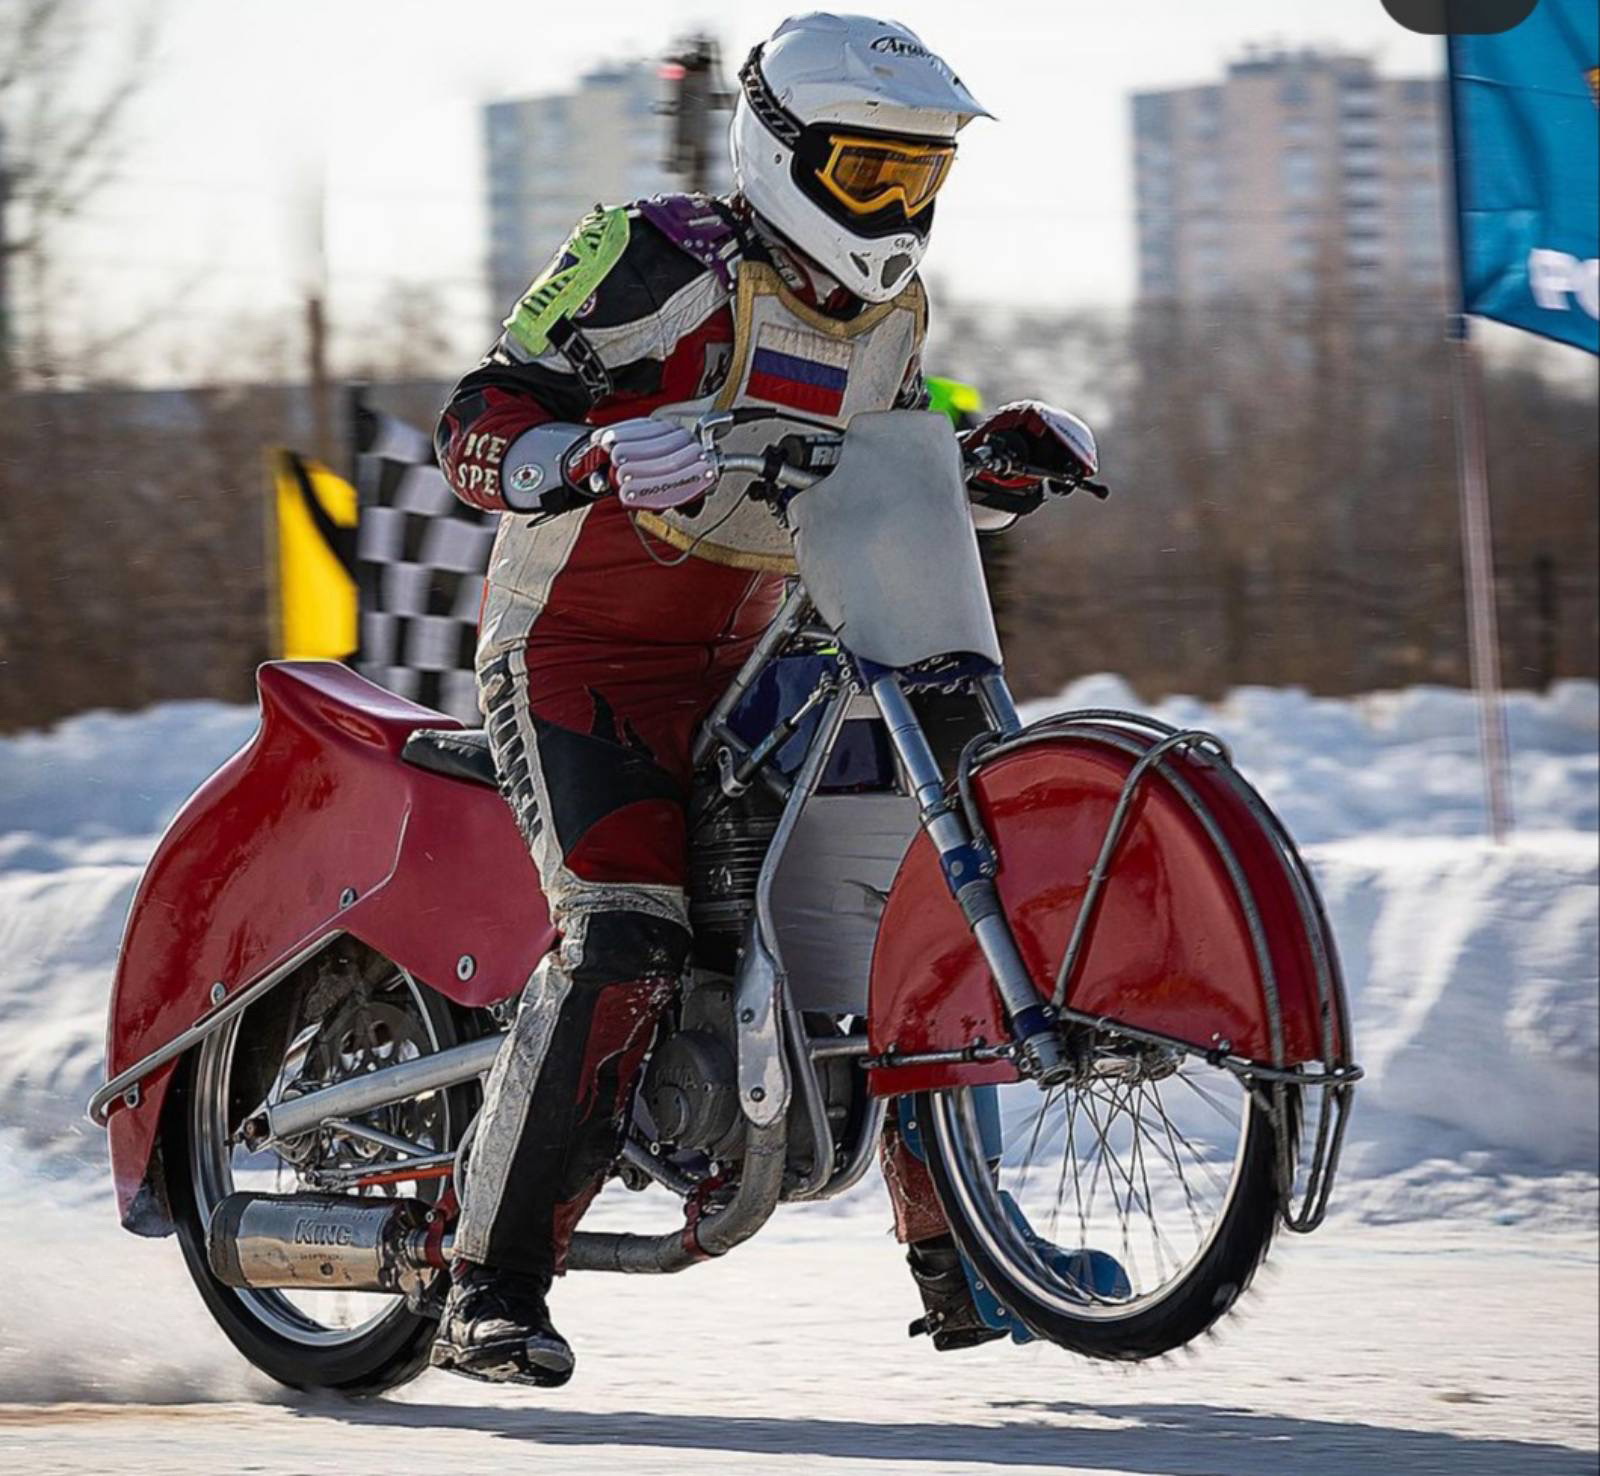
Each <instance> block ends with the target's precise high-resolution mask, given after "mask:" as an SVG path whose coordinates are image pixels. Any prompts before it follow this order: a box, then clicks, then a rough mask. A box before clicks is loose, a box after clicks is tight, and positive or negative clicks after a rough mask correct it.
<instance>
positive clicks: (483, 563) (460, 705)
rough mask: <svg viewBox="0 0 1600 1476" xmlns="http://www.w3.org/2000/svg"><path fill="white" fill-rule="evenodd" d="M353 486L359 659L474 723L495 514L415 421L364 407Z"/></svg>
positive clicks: (381, 676)
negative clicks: (477, 649) (455, 477)
mask: <svg viewBox="0 0 1600 1476" xmlns="http://www.w3.org/2000/svg"><path fill="white" fill-rule="evenodd" d="M357 435H358V440H359V447H360V454H359V456H358V458H357V463H356V486H357V489H358V491H359V492H360V495H361V516H360V523H359V531H358V535H357V539H356V563H357V571H356V582H357V585H358V588H359V590H360V610H361V646H360V649H359V650H358V651H357V653H356V658H355V668H356V670H357V671H359V672H360V673H361V674H362V675H363V676H364V677H367V678H368V679H369V680H371V681H374V682H376V683H377V684H378V685H379V686H380V687H387V688H388V689H389V690H390V691H391V692H397V693H399V694H400V696H402V697H409V698H410V699H411V700H412V701H413V702H420V703H422V704H423V705H424V706H426V707H435V708H438V709H439V710H440V711H441V712H447V713H449V714H450V716H451V717H454V718H458V719H460V720H461V721H462V722H465V723H470V724H473V725H474V726H476V725H477V724H478V723H479V722H480V721H481V719H480V717H479V713H478V696H477V690H476V686H475V684H474V681H473V648H474V646H475V644H476V642H477V634H478V607H479V604H480V602H481V600H482V596H483V576H484V572H485V571H486V570H487V569H488V567H489V549H490V546H491V544H492V543H493V542H494V532H495V523H496V521H497V519H496V515H495V514H494V513H488V512H480V511H479V510H478V509H476V508H471V507H468V506H467V505H466V504H465V503H463V502H461V501H459V500H458V499H457V498H456V496H455V494H454V493H453V492H451V490H450V487H449V484H448V483H447V482H446V481H445V479H444V475H443V473H441V472H440V470H439V468H438V465H437V464H436V463H435V461H434V455H433V446H432V444H431V442H430V441H429V439H428V437H427V436H426V435H425V434H424V433H423V432H422V431H419V430H417V429H416V428H415V427H414V426H410V425H407V424H406V423H405V422H404V421H402V420H397V419H396V418H395V417H394V416H392V415H385V414H383V413H381V412H376V411H372V410H369V409H367V408H366V407H362V409H361V411H360V412H359V413H358V417H357Z"/></svg>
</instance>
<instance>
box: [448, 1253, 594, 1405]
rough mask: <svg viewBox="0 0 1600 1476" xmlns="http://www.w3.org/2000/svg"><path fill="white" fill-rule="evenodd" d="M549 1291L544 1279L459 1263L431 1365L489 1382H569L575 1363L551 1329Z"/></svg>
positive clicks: (545, 1385)
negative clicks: (547, 1300)
mask: <svg viewBox="0 0 1600 1476" xmlns="http://www.w3.org/2000/svg"><path fill="white" fill-rule="evenodd" d="M549 1290H550V1282H549V1280H548V1279H547V1278H545V1277H540V1276H528V1275H525V1274H523V1273H521V1272H517V1271H499V1270H496V1269H495V1268H494V1267H493V1266H480V1265H478V1264H476V1263H475V1262H473V1261H467V1260H462V1259H458V1260H457V1261H456V1263H455V1266H454V1267H453V1269H452V1271H451V1287H450V1296H449V1298H448V1300H447V1301H446V1302H445V1307H444V1317H443V1319H442V1320H441V1321H440V1323H439V1333H438V1336H437V1337H436V1338H435V1339H434V1344H433V1353H432V1356H431V1358H430V1362H431V1363H432V1364H433V1366H434V1367H435V1368H446V1369H449V1370H450V1371H451V1372H452V1373H458V1374H465V1375H466V1377H467V1378H469V1379H482V1380H484V1381H485V1382H486V1383H496V1384H500V1383H505V1384H535V1385H537V1386H538V1387H540V1388H542V1389H554V1388H556V1387H558V1386H559V1385H561V1384H564V1383H566V1382H567V1380H568V1379H570V1378H571V1377H572V1369H573V1365H574V1363H575V1362H576V1360H575V1359H574V1358H573V1356H572V1349H571V1348H570V1347H569V1346H568V1344H567V1340H566V1339H565V1338H564V1337H562V1336H561V1334H560V1333H558V1332H557V1331H556V1330H555V1328H554V1327H553V1326H552V1325H551V1322H550V1311H549V1309H548V1308H547V1307H546V1306H545V1300H544V1299H545V1295H546V1293H547V1292H548V1291H549Z"/></svg>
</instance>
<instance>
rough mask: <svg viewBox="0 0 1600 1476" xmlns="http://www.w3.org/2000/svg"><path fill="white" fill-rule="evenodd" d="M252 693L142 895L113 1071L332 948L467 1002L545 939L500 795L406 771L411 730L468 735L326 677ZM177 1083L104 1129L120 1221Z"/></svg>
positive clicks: (303, 670) (109, 1047)
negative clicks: (256, 718) (218, 989)
mask: <svg viewBox="0 0 1600 1476" xmlns="http://www.w3.org/2000/svg"><path fill="white" fill-rule="evenodd" d="M258 685H259V688H260V693H261V726H260V728H259V730H258V731H257V733H256V735H255V737H254V738H253V739H251V741H250V742H249V743H248V744H247V745H246V746H245V747H244V748H242V749H241V750H240V751H239V752H238V753H236V754H235V755H234V756H233V757H232V758H231V759H229V760H228V761H227V763H225V764H224V765H223V766H222V767H221V768H220V769H218V770H217V772H216V773H215V774H213V775H212V776H211V778H209V779H208V780H207V781H206V782H205V783H204V784H203V785H202V786H201V787H200V788H199V789H198V790H197V791H196V792H195V793H194V795H193V796H191V798H190V799H189V802H188V803H187V804H186V805H185V806H184V807H183V809H182V810H181V811H180V812H179V814H178V817H177V818H176V819H175V820H174V821H173V822H172V825H171V826H170V827H169V829H168V830H167V833H166V835H165V836H163V837H162V840H161V844H160V846H159V847H158V848H157V850H156V853H155V856H154V857H153V858H152V860H151V862H150V865H149V867H148V868H147V869H146V871H145V874H144V879H143V880H142V881H141V882H140V885H139V889H138V891H137V893H136V894H135V896H134V899H133V906H132V908H131V910H130V912H129V914H128V922H127V927H126V929H125V930H124V933H123V939H122V948H121V952H120V954H119V956H118V959H117V972H116V983H115V985H114V987H113V990H112V995H111V1018H110V1023H109V1026H108V1032H107V1041H106V1061H107V1073H108V1075H115V1074H116V1073H117V1072H119V1071H123V1070H126V1069H127V1068H128V1067H130V1066H132V1065H133V1064H134V1063H135V1062H137V1061H139V1060H141V1059H142V1058H143V1057H145V1056H147V1055H148V1054H150V1052H152V1051H155V1050H158V1049H159V1048H160V1047H161V1046H163V1045H165V1044H166V1043H167V1042H168V1041H170V1040H172V1039H173V1038H174V1037H175V1036H177V1035H178V1034H179V1033H180V1032H181V1031H183V1030H185V1029H187V1028H188V1027H189V1026H190V1025H192V1024H194V1022H195V1021H196V1020H197V1019H199V1018H200V1016H202V1015H204V1014H205V1013H206V1012H207V1011H208V1010H209V1009H210V1008H211V1007H212V998H211V995H212V990H213V987H214V986H215V985H216V984H218V983H220V984H222V985H223V986H224V988H225V989H226V990H227V992H228V993H229V994H233V993H234V992H236V991H237V990H239V989H241V988H243V987H244V986H246V985H248V984H250V983H252V982H253V981H255V980H256V979H259V978H262V977H263V976H264V975H266V974H268V973H270V972H271V971H272V970H273V969H274V968H275V967H277V966H279V965H280V964H281V963H282V962H283V961H284V960H287V959H290V958H292V957H294V956H295V955H296V954H297V953H299V952H301V951H303V950H304V949H306V948H307V947H309V946H310V945H312V944H314V943H315V942H316V940H318V939H320V938H323V937H325V936H328V935H330V934H334V933H340V932H344V933H350V934H352V935H354V936H355V937H357V938H359V939H361V940H362V941H363V942H365V943H369V944H371V945H372V947H374V948H376V949H377V950H379V952H381V953H383V954H385V955H386V956H387V957H389V958H391V959H393V960H394V961H395V962H396V963H399V964H401V965H402V966H403V967H405V968H407V969H409V970H410V971H411V972H412V973H414V974H415V975H417V977H418V978H420V979H423V980H425V981H426V982H427V983H429V984H430V985H432V986H433V987H434V988H436V989H438V990H439V991H440V992H441V993H444V994H446V995H448V996H449V997H450V998H452V999H454V1000H457V1001H459V1002H460V1003H462V1004H465V1005H484V1004H489V1003H492V1002H494V1001H496V1000H500V999H504V998H506V997H507V996H508V995H510V994H512V993H514V992H515V991H517V990H518V989H520V988H521V987H522V986H523V984H524V983H525V982H526V981H527V978H528V975H529V974H530V973H531V972H532V970H533V968H534V965H535V964H536V963H537V962H538V961H539V959H540V957H541V956H542V955H543V954H544V953H545V952H546V951H547V950H548V949H549V947H550V945H551V943H552V942H553V940H554V933H553V931H552V929H551V927H550V924H549V920H548V917H547V915H546V913H545V909H544V902H543V898H542V896H541V894H540V891H539V880H538V875H537V873H536V872H535V871H534V868H533V863H532V861H531V860H530V859H529V856H528V853H527V850H526V848H525V847H524V845H523V843H522V839H521V837H520V835H519V834H518V832H517V828H516V825H515V823H514V821H513V819H512V817H511V812H510V810H509V809H508V808H507V807H506V805H505V803H504V801H502V800H501V798H500V796H499V795H498V794H496V793H495V792H494V791H493V790H492V789H489V788H487V787H485V786H482V785H478V784H473V783H470V782H468V781H464V780H459V779H448V778H445V777H444V776H442V775H439V774H434V773H431V772H428V771H426V770H423V769H418V768H415V767H413V766H412V765H410V764H406V763H402V762H401V761H400V749H401V746H402V745H403V744H404V742H405V740H406V738H407V736H408V735H409V734H410V733H411V732H412V731H413V730H414V729H417V728H423V727H440V728H457V727H460V726H461V725H460V724H459V723H456V722H454V721H453V720H451V719H449V718H447V717H445V716H443V715H442V714H441V713H437V712H434V711H432V710H430V709H429V708H425V707H419V706H417V705H416V704H415V703H412V702H407V701H406V700H405V699H404V698H401V697H396V696H394V695H393V694H392V693H389V692H385V691H384V690H382V689H381V688H379V687H375V686H373V685H372V683H370V682H368V681H365V680H364V679H362V678H361V677H359V676H357V675H355V673H354V672H352V671H350V670H348V669H347V668H346V667H343V666H339V665H336V664H334V663H331V662H284V663H274V664H270V665H267V666H263V667H262V668H261V671H260V673H259V675H258ZM350 897H353V899H354V900H353V901H344V900H342V899H347V898H350ZM468 956H470V958H471V960H472V963H471V966H470V968H469V967H468V966H467V965H465V964H462V966H461V968H460V970H459V973H458V968H457V965H458V962H459V961H461V960H462V959H463V958H465V957H468ZM459 974H467V975H468V977H467V978H466V979H462V978H461V977H459ZM173 1069H174V1067H173V1066H168V1067H166V1068H164V1069H163V1070H162V1071H161V1072H159V1073H158V1074H157V1075H155V1076H153V1077H151V1078H150V1079H148V1080H147V1081H145V1082H144V1083H143V1085H142V1087H141V1091H140V1100H139V1103H138V1105H137V1106H136V1107H127V1106H125V1105H121V1104H117V1105H116V1107H115V1110H114V1111H113V1114H112V1117H111V1120H110V1123H109V1130H110V1138H111V1166H112V1175H113V1178H114V1179H115V1182H116V1189H117V1203H118V1208H119V1210H120V1212H121V1214H122V1217H123V1220H124V1222H125V1223H126V1222H127V1221H128V1220H129V1217H130V1211H131V1210H132V1208H133V1205H134V1200H135V1198H136V1196H137V1195H138V1193H139V1190H140V1188H141V1186H142V1185H143V1184H144V1182H145V1179H146V1177H147V1174H148V1172H149V1166H150V1159H151V1153H152V1148H153V1145H154V1141H155V1136H156V1130H157V1125H158V1123H159V1120H160V1116H161V1108H162V1103H163V1102H164V1100H165V1098H166V1093H167V1088H168V1086H169V1084H170V1082H171V1076H172V1071H173Z"/></svg>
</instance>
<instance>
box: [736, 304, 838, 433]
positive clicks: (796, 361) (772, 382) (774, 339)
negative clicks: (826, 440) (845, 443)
mask: <svg viewBox="0 0 1600 1476" xmlns="http://www.w3.org/2000/svg"><path fill="white" fill-rule="evenodd" d="M852 349H853V346H852V345H851V344H849V343H842V342H837V341H835V340H833V339H830V338H824V337H822V335H821V334H817V333H805V332H802V331H800V330H799V329H795V328H784V327H781V326H779V325H777V324H774V323H763V324H762V325H761V327H760V329H759V331H758V333H757V335H756V346H755V352H754V353H753V354H752V355H751V358H750V378H749V380H748V382H747V384H746V387H745V390H746V393H747V394H748V395H750V397H751V398H752V399H757V400H766V401H768V402H769V403H770V404H773V405H783V406H785V407H786V408H787V409H790V410H798V411H800V412H801V413H803V414H806V415H821V416H828V417H833V416H836V415H838V414H839V412H840V411H841V410H842V409H843V407H844V392H845V386H846V384H848V383H849V379H850V355H851V352H852Z"/></svg>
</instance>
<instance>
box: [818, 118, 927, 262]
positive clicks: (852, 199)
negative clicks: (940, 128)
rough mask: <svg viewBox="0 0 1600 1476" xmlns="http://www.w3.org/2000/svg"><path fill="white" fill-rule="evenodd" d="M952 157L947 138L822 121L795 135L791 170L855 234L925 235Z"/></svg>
mask: <svg viewBox="0 0 1600 1476" xmlns="http://www.w3.org/2000/svg"><path fill="white" fill-rule="evenodd" d="M955 157H956V146H955V143H954V141H953V140H950V139H942V138H928V139H919V138H907V137H905V136H904V135H893V134H887V133H868V132H864V131H862V130H861V129H858V128H850V129H844V128H840V127H839V126H838V125H837V124H828V123H820V124H812V125H811V126H810V127H808V128H806V129H804V130H803V131H802V132H801V134H800V137H799V139H798V141H797V142H796V144H795V150H794V164H793V169H792V173H793V177H794V181H795V183H796V184H797V185H799V186H800V189H801V192H802V193H803V194H805V195H807V196H808V197H809V198H811V199H812V200H814V201H815V202H816V203H817V204H818V205H820V206H821V207H822V209H823V210H825V211H826V212H827V213H828V214H829V215H831V216H832V217H833V218H834V219H835V220H837V221H838V222H839V223H840V224H841V225H842V226H844V228H845V229H846V230H848V231H852V232H854V233H855V234H856V235H858V236H888V235H893V234H894V233H895V232H896V231H906V230H909V231H911V232H913V233H914V234H916V235H918V236H924V237H925V236H926V235H927V234H928V227H929V226H930V225H931V224H932V223H933V200H934V196H935V195H937V194H938V193H939V190H940V187H941V186H942V185H943V184H944V182H945V180H946V179H947V178H948V177H949V175H950V165H951V163H952V162H953V161H954V159H955Z"/></svg>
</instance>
